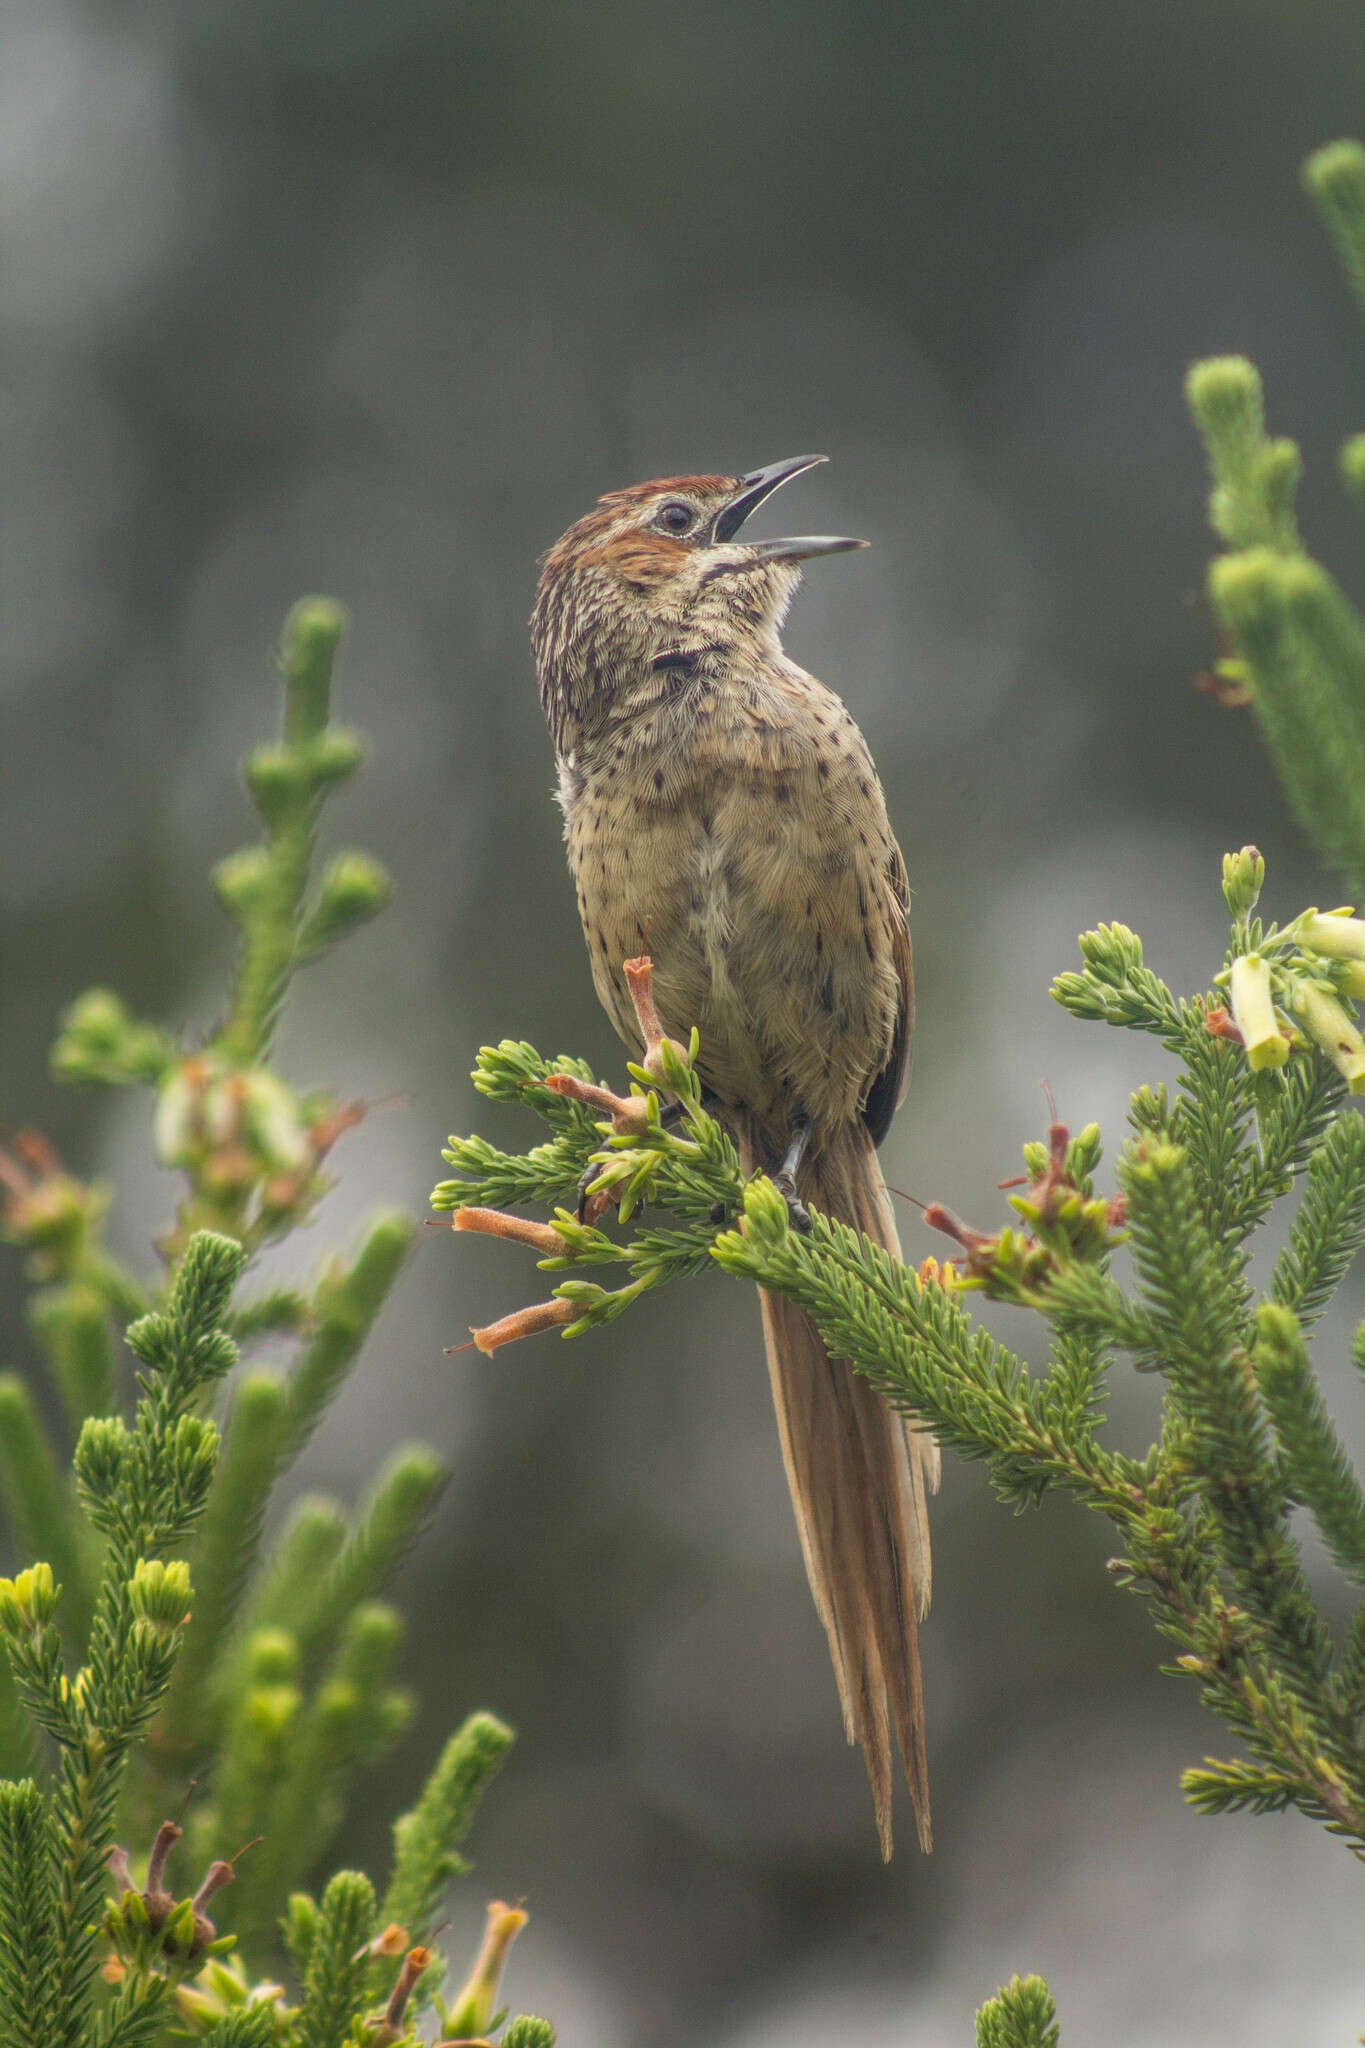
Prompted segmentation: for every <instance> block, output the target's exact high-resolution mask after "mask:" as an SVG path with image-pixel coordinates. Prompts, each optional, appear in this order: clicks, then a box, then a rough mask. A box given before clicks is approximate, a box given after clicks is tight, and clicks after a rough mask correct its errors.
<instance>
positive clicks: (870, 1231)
mask: <svg viewBox="0 0 1365 2048" xmlns="http://www.w3.org/2000/svg"><path fill="white" fill-rule="evenodd" d="M740 1150H741V1155H742V1156H743V1155H744V1154H746V1153H748V1152H749V1151H750V1150H751V1148H750V1147H749V1146H748V1145H747V1144H745V1143H744V1142H743V1141H742V1140H741V1146H740ZM744 1163H745V1167H746V1170H747V1169H748V1168H749V1167H750V1166H751V1164H752V1162H751V1161H750V1160H749V1159H748V1158H745V1160H744ZM799 1188H800V1193H801V1195H802V1198H803V1199H804V1200H806V1201H808V1202H810V1203H811V1204H812V1206H813V1207H815V1208H818V1209H822V1210H823V1211H824V1212H825V1214H826V1215H829V1216H833V1217H837V1218H838V1220H839V1221H840V1222H842V1223H848V1224H851V1225H852V1226H853V1228H854V1229H855V1230H859V1231H862V1232H863V1234H864V1235H865V1236H867V1237H869V1238H870V1239H871V1240H872V1242H873V1243H874V1244H879V1245H882V1246H883V1247H884V1248H885V1249H886V1250H888V1251H890V1252H893V1253H895V1254H896V1256H897V1257H899V1255H900V1243H899V1240H898V1238H897V1236H896V1226H895V1223H894V1221H893V1220H892V1215H891V1205H890V1202H889V1200H888V1199H887V1193H886V1184H885V1182H884V1181H883V1180H882V1176H881V1169H880V1167H879V1166H878V1164H877V1155H876V1151H875V1149H874V1147H873V1144H872V1140H871V1138H870V1137H869V1136H868V1134H867V1132H866V1131H865V1130H864V1129H863V1127H862V1125H861V1124H858V1125H855V1126H851V1127H850V1128H849V1129H848V1130H847V1131H846V1132H843V1133H841V1134H840V1136H839V1138H838V1139H837V1140H836V1142H835V1143H834V1144H833V1145H832V1146H829V1147H827V1148H826V1150H825V1151H824V1152H822V1153H821V1154H819V1155H818V1156H815V1157H808V1158H807V1160H806V1162H805V1164H804V1166H803V1169H802V1172H801V1174H800V1176H799ZM759 1298H760V1301H761V1303H762V1307H763V1337H764V1343H765V1345H766V1347H767V1353H768V1371H769V1375H770V1377H771V1380H772V1389H773V1401H774V1404H775V1406H776V1409H777V1422H778V1428H779V1430H780V1432H781V1437H782V1455H783V1458H784V1460H785V1462H786V1467H787V1481H788V1484H789V1485H790V1487H791V1496H792V1506H793V1507H794V1509H795V1510H796V1524H797V1528H798V1529H799V1531H800V1534H801V1548H802V1550H803V1552H804V1553H805V1559H806V1571H807V1574H808V1575H809V1578H810V1586H811V1592H812V1593H813V1594H814V1596H815V1605H816V1607H817V1609H818V1610H819V1614H820V1619H821V1620H822V1621H823V1622H824V1624H825V1633H826V1635H827V1636H828V1637H829V1648H830V1655H831V1657H832V1658H833V1660H834V1673H835V1677H836V1678H837V1679H838V1682H839V1697H840V1700H841V1701H842V1703H843V1709H844V1728H845V1731H846V1733H847V1735H848V1739H849V1741H850V1742H855V1741H856V1742H858V1743H859V1744H860V1745H861V1747H862V1752H863V1757H864V1759H865V1761H866V1764H867V1775H868V1777H869V1779H870V1780H871V1784H872V1799H873V1805H874V1808H875V1811H876V1816H877V1832H878V1834H879V1835H880V1837H881V1845H882V1854H883V1856H886V1857H889V1856H890V1854H891V1737H892V1734H893V1733H894V1735H895V1739H896V1746H897V1747H898V1749H899V1750H900V1753H901V1758H902V1761H903V1763H904V1765H905V1775H906V1779H907V1781H908V1783H909V1786H910V1796H911V1799H912V1801H913V1803H914V1809H915V1825H916V1828H917V1829H918V1832H919V1841H920V1847H921V1848H922V1849H924V1850H928V1849H929V1848H930V1847H931V1846H932V1833H931V1829H930V1824H929V1771H928V1764H927V1762H926V1759H925V1752H924V1698H923V1693H922V1690H921V1685H920V1661H919V1635H918V1628H917V1622H918V1621H920V1620H922V1619H923V1618H924V1616H925V1615H926V1614H927V1613H928V1611H929V1586H930V1573H929V1517H928V1508H927V1499H926V1496H927V1494H928V1493H930V1492H934V1491H936V1490H937V1488H938V1480H939V1456H938V1446H937V1444H936V1443H935V1441H934V1439H933V1436H932V1435H931V1434H930V1432H929V1431H928V1430H927V1429H923V1428H920V1427H918V1426H917V1425H916V1424H914V1423H906V1422H904V1421H902V1419H901V1418H900V1417H899V1416H897V1415H895V1414H894V1413H893V1412H892V1410H891V1409H890V1408H888V1406H887V1405H886V1402H885V1401H884V1400H883V1399H882V1397H881V1396H880V1394H878V1393H876V1392H875V1391H874V1389H873V1388H872V1387H871V1386H870V1385H869V1384H868V1382H867V1381H866V1380H865V1379H862V1378H861V1377H860V1376H859V1374H857V1373H856V1372H855V1371H854V1370H853V1368H852V1366H851V1365H848V1364H847V1363H846V1362H845V1361H844V1360H842V1359H838V1358H831V1357H830V1355H829V1353H828V1351H827V1350H826V1349H825V1346H824V1343H823V1342H822V1340H821V1338H820V1335H819V1332H818V1331H817V1330H816V1328H815V1325H814V1323H812V1322H811V1320H810V1318H809V1316H807V1315H806V1313H805V1312H804V1310H802V1309H799V1308H798V1307H797V1306H796V1305H795V1303H793V1302H790V1301H787V1300H786V1299H785V1298H784V1297H783V1296H782V1295H780V1294H769V1293H767V1292H766V1291H764V1290H762V1289H760V1295H759Z"/></svg>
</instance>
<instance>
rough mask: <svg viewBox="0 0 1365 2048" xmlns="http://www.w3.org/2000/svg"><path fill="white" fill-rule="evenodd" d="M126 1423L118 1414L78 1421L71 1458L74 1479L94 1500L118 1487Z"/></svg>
mask: <svg viewBox="0 0 1365 2048" xmlns="http://www.w3.org/2000/svg"><path fill="white" fill-rule="evenodd" d="M128 1444H129V1436H128V1430H127V1426H126V1425H125V1424H124V1422H123V1421H122V1419H121V1418H120V1417H119V1416H117V1415H92V1416H90V1417H88V1418H87V1420H86V1421H85V1422H84V1423H82V1425H81V1433H80V1435H79V1436H78V1437H77V1439H76V1449H75V1453H74V1456H73V1458H72V1464H73V1466H74V1468H75V1473H76V1483H77V1485H78V1486H80V1487H81V1488H82V1490H83V1491H84V1492H85V1493H87V1494H89V1495H90V1496H91V1498H92V1499H94V1500H101V1501H105V1500H108V1499H110V1497H111V1496H112V1495H113V1494H114V1493H115V1492H116V1491H117V1489H118V1485H119V1480H120V1478H121V1476H122V1472H123V1465H124V1460H125V1459H126V1457H127V1455H128Z"/></svg>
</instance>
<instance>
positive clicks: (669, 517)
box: [656, 498, 697, 534]
mask: <svg viewBox="0 0 1365 2048" xmlns="http://www.w3.org/2000/svg"><path fill="white" fill-rule="evenodd" d="M656 523H657V524H658V525H659V526H661V527H662V528H663V530H664V532H665V533H677V534H681V533H690V532H691V530H692V528H693V527H694V526H695V525H696V523H697V515H696V513H695V512H694V511H693V510H692V507H691V506H690V505H685V504H684V503H683V502H682V499H681V498H670V499H669V500H668V503H667V504H666V505H660V507H659V510H658V513H657V515H656Z"/></svg>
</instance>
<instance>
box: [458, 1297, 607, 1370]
mask: <svg viewBox="0 0 1365 2048" xmlns="http://www.w3.org/2000/svg"><path fill="white" fill-rule="evenodd" d="M579 1313H580V1311H579V1310H578V1309H577V1308H575V1306H574V1304H573V1303H572V1302H571V1301H562V1300H557V1301H538V1302H536V1304H535V1306H534V1307H533V1308H519V1309H518V1310H517V1311H516V1313H515V1315H510V1316H504V1317H503V1318H502V1320H501V1322H497V1323H489V1324H488V1325H487V1327H486V1328H484V1329H482V1330H476V1329H475V1328H474V1326H473V1324H472V1323H471V1324H470V1328H469V1334H470V1336H471V1337H472V1338H473V1339H474V1343H475V1346H476V1348H477V1349H478V1350H480V1351H482V1352H483V1354H484V1356H485V1357H486V1358H491V1357H492V1356H493V1353H494V1352H495V1351H496V1350H497V1349H498V1347H499V1346H500V1345H502V1344H515V1343H516V1341H517V1339H518V1338H519V1337H538V1336H539V1335H540V1333H541V1331H542V1330H562V1329H563V1328H564V1325H565V1324H566V1323H571V1322H573V1321H574V1320H575V1319H576V1317H577V1316H578V1315H579Z"/></svg>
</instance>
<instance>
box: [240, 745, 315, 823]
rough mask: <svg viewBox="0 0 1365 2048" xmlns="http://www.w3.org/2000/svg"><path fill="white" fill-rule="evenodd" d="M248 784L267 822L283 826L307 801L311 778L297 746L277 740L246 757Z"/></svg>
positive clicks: (253, 800) (256, 748)
mask: <svg viewBox="0 0 1365 2048" xmlns="http://www.w3.org/2000/svg"><path fill="white" fill-rule="evenodd" d="M244 772H245V775H246V786H247V788H248V789H249V790H250V792H251V800H252V802H253V803H254V804H255V806H256V808H257V810H258V811H259V812H260V814H261V817H262V818H263V819H264V821H265V823H266V824H267V825H270V826H278V825H282V824H284V823H285V822H286V820H287V819H288V818H290V817H291V816H292V815H293V814H294V813H295V812H297V811H299V810H300V809H301V808H302V807H303V805H304V804H305V803H306V802H307V801H308V797H309V795H310V783H311V777H310V776H309V773H308V768H307V765H306V763H305V762H304V761H303V760H302V759H301V758H300V755H299V752H298V749H297V748H294V747H288V746H282V745H281V744H280V743H279V742H278V741H274V742H272V743H270V744H269V745H266V746H263V747H254V748H253V749H252V751H251V752H250V753H249V754H248V755H247V757H246V766H245V771H244Z"/></svg>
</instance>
